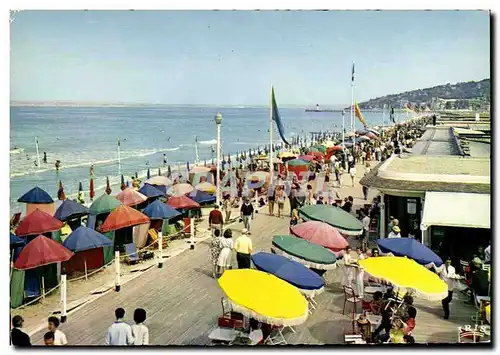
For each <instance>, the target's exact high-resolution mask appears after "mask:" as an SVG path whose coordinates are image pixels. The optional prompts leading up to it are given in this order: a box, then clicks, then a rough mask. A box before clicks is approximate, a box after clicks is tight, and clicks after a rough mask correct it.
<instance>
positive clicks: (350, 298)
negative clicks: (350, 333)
mask: <svg viewBox="0 0 500 355" xmlns="http://www.w3.org/2000/svg"><path fill="white" fill-rule="evenodd" d="M343 287H344V307H343V308H342V314H345V306H346V304H347V303H348V302H349V303H351V304H352V319H356V311H357V305H358V304H359V305H360V306H361V302H362V299H361V298H359V297H358V296H357V295H356V293H355V292H354V290H353V288H352V287H349V286H345V285H344V286H343Z"/></svg>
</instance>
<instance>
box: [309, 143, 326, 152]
mask: <svg viewBox="0 0 500 355" xmlns="http://www.w3.org/2000/svg"><path fill="white" fill-rule="evenodd" d="M313 149H314V150H313ZM309 151H311V152H314V151H318V152H320V153H326V146H325V145H323V144H316V145H313V146H311V148H310V149H309Z"/></svg>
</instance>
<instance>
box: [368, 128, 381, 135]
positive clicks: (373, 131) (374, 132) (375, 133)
mask: <svg viewBox="0 0 500 355" xmlns="http://www.w3.org/2000/svg"><path fill="white" fill-rule="evenodd" d="M368 132H369V133H373V134H374V135H376V136H379V135H380V132H378V131H377V130H375V129H372V128H369V129H368Z"/></svg>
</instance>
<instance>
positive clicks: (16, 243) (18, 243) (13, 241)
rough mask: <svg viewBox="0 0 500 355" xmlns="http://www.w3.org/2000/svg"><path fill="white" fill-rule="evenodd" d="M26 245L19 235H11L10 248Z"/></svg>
mask: <svg viewBox="0 0 500 355" xmlns="http://www.w3.org/2000/svg"><path fill="white" fill-rule="evenodd" d="M24 244H26V242H25V241H24V239H23V238H19V237H18V236H17V235H14V234H12V233H10V247H11V248H15V247H18V246H22V245H24Z"/></svg>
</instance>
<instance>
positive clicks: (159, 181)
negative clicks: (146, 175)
mask: <svg viewBox="0 0 500 355" xmlns="http://www.w3.org/2000/svg"><path fill="white" fill-rule="evenodd" d="M144 183H145V184H149V185H156V186H170V185H172V180H170V179H169V178H168V177H166V176H153V177H152V178H151V179H148V180H146V181H145V182H144Z"/></svg>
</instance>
